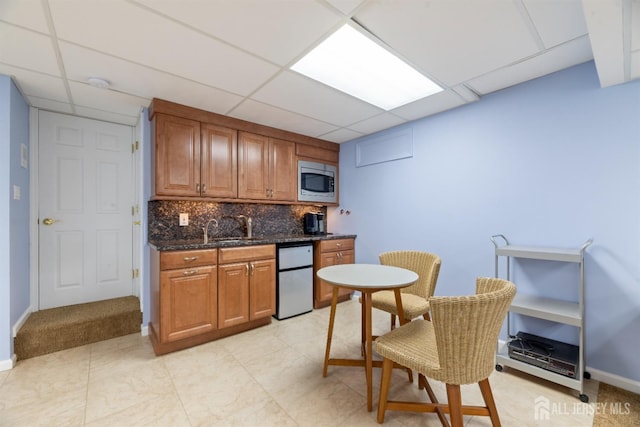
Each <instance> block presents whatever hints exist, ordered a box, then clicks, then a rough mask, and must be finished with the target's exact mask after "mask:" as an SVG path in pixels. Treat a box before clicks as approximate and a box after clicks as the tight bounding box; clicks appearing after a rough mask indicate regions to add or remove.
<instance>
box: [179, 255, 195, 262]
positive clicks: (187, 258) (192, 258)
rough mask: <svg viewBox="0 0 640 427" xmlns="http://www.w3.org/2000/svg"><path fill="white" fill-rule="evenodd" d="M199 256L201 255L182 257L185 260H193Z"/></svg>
mask: <svg viewBox="0 0 640 427" xmlns="http://www.w3.org/2000/svg"><path fill="white" fill-rule="evenodd" d="M198 258H199V257H197V256H186V257H184V258H182V259H183V261H184V262H191V261H195V260H197V259H198Z"/></svg>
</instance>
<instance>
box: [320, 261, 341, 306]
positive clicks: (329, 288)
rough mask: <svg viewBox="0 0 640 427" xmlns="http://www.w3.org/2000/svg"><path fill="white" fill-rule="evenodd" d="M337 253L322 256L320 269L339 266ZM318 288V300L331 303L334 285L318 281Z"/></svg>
mask: <svg viewBox="0 0 640 427" xmlns="http://www.w3.org/2000/svg"><path fill="white" fill-rule="evenodd" d="M336 254H337V252H323V253H321V254H320V268H323V267H328V266H330V265H336V264H338V257H337V255H336ZM317 283H318V286H317V287H316V290H315V291H316V295H315V297H316V300H317V301H319V302H326V301H331V297H332V293H333V285H330V284H328V283H327V282H325V281H324V280H320V279H318V282H317Z"/></svg>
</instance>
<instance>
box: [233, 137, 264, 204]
mask: <svg viewBox="0 0 640 427" xmlns="http://www.w3.org/2000/svg"><path fill="white" fill-rule="evenodd" d="M268 183H269V138H267V137H266V136H262V135H254V134H251V133H247V132H239V135H238V197H239V198H241V199H266V198H267V188H268Z"/></svg>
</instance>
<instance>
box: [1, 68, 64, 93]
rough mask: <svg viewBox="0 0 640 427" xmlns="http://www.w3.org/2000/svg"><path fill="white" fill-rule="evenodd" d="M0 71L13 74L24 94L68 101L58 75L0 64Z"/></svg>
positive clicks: (62, 82) (9, 74)
mask: <svg viewBox="0 0 640 427" xmlns="http://www.w3.org/2000/svg"><path fill="white" fill-rule="evenodd" d="M0 73H2V74H6V75H8V76H13V77H14V78H15V79H16V81H17V84H18V86H20V90H21V91H22V93H23V94H25V95H28V96H30V95H33V96H38V97H40V98H47V99H51V100H54V101H61V102H69V98H68V97H67V91H66V89H65V87H64V81H63V80H62V79H61V78H59V77H54V76H50V75H48V74H42V73H37V72H35V71H29V70H24V69H22V68H16V67H12V66H10V65H4V64H0Z"/></svg>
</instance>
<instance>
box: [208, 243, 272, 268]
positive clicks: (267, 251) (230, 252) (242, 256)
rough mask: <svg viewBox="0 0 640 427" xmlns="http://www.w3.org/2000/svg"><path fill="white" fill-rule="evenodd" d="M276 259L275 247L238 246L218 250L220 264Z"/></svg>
mask: <svg viewBox="0 0 640 427" xmlns="http://www.w3.org/2000/svg"><path fill="white" fill-rule="evenodd" d="M275 257H276V245H257V246H238V247H235V248H222V249H220V256H219V260H220V264H228V263H231V262H243V261H251V260H257V259H267V258H275Z"/></svg>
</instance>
